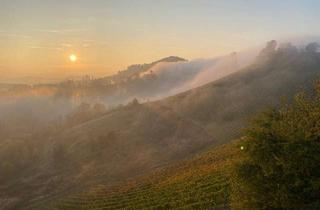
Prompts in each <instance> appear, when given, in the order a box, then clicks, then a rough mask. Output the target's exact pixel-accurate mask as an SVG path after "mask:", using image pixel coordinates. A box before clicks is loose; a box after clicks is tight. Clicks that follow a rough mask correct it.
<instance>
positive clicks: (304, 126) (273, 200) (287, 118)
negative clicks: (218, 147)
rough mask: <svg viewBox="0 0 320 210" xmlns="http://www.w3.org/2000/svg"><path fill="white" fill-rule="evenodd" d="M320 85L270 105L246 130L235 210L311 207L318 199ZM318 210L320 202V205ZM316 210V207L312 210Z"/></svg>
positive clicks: (319, 183) (237, 174) (237, 176)
mask: <svg viewBox="0 0 320 210" xmlns="http://www.w3.org/2000/svg"><path fill="white" fill-rule="evenodd" d="M319 84H320V83H319V82H318V83H317V85H316V88H315V89H316V91H315V92H316V93H315V94H313V95H312V96H309V95H307V94H306V93H304V92H301V93H299V94H297V95H296V96H295V98H294V101H293V103H292V104H289V103H284V104H283V105H282V106H281V107H280V108H279V109H270V110H268V111H266V112H264V113H263V114H261V115H260V116H258V117H257V118H256V119H255V120H254V122H253V123H252V124H251V126H250V127H249V129H248V130H247V135H246V140H245V143H244V145H243V148H244V150H243V151H244V152H243V157H242V158H243V161H242V162H241V163H240V164H239V165H238V166H237V167H236V171H235V172H236V173H235V179H234V182H233V183H234V192H233V207H234V209H257V210H258V209H259V210H263V209H313V208H314V206H318V205H316V203H318V204H319V200H320V168H319V162H320V121H319V119H320V85H319ZM318 208H319V206H318ZM314 209H316V208H314Z"/></svg>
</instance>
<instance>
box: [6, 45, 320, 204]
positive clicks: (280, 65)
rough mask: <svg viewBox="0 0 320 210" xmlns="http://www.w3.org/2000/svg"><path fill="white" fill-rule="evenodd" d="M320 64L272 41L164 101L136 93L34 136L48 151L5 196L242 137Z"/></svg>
mask: <svg viewBox="0 0 320 210" xmlns="http://www.w3.org/2000/svg"><path fill="white" fill-rule="evenodd" d="M319 71H320V56H319V53H317V52H310V51H308V50H302V49H301V50H298V49H296V48H295V47H293V46H286V47H280V48H275V47H274V48H271V49H270V46H269V45H268V46H267V47H266V48H265V49H264V50H263V51H262V53H261V54H260V56H259V57H258V58H257V61H256V62H255V63H254V64H252V65H251V66H249V67H247V68H245V69H243V70H241V71H239V72H237V73H233V74H231V75H229V76H226V77H224V78H222V79H220V80H218V81H215V82H212V83H209V84H207V85H205V86H202V87H200V88H196V89H193V90H191V91H187V92H184V93H181V94H179V95H176V96H173V97H169V98H166V99H164V100H160V101H156V102H151V103H143V104H140V103H139V102H138V101H136V100H134V101H133V102H132V103H130V104H129V105H127V106H124V107H119V108H117V109H114V110H111V111H108V112H106V113H105V114H103V115H100V116H98V117H96V118H95V119H93V120H90V121H88V122H85V123H82V124H79V125H76V126H74V127H72V128H65V129H61V130H55V131H54V132H51V133H48V134H47V135H46V134H43V135H41V136H37V137H34V138H32V141H34V142H36V143H35V145H38V144H39V143H38V142H42V143H40V145H41V146H39V147H40V149H39V150H40V151H41V152H40V154H38V153H36V155H35V157H36V158H35V161H34V162H33V165H31V166H30V167H28V168H27V169H28V170H24V171H23V173H15V176H14V179H12V177H10V178H9V181H6V182H4V184H2V185H1V189H2V192H6V193H3V194H2V195H0V196H1V197H3V198H5V199H6V198H7V197H9V198H10V199H13V200H14V199H16V200H18V201H17V202H16V209H19V208H20V209H21V207H23V206H25V205H30V204H35V203H38V202H40V203H41V201H42V200H45V201H47V200H51V199H53V198H55V197H60V196H63V195H65V194H70V193H74V192H79V191H83V190H84V189H86V188H88V187H90V186H95V185H99V184H103V185H104V186H109V187H111V186H115V185H118V184H119V183H121V182H123V181H125V180H128V179H132V178H135V177H139V176H141V175H144V174H147V173H149V172H151V171H153V170H154V169H157V168H161V167H163V166H166V165H168V164H174V163H177V162H179V161H181V160H185V159H187V158H191V157H192V156H194V155H196V154H198V153H200V152H203V151H205V150H208V149H210V148H212V147H215V146H217V145H220V144H223V143H228V142H230V141H231V140H233V139H236V138H238V137H240V136H241V130H242V129H243V128H244V127H245V126H246V123H247V120H248V119H249V118H250V117H252V116H253V115H254V114H256V113H257V112H259V111H261V110H263V109H265V108H266V106H268V105H270V106H276V105H277V104H278V102H279V99H280V98H281V97H288V98H289V99H290V98H291V97H292V96H293V94H294V93H296V92H297V90H299V89H300V88H307V89H308V88H310V87H311V86H312V84H313V82H314V81H315V79H317V77H318V74H319ZM30 189H32V190H30ZM13 206H14V205H13Z"/></svg>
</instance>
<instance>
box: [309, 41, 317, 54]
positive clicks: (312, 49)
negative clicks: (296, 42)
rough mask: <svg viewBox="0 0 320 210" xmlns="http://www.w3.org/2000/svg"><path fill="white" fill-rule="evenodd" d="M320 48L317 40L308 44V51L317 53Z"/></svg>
mask: <svg viewBox="0 0 320 210" xmlns="http://www.w3.org/2000/svg"><path fill="white" fill-rule="evenodd" d="M319 48H320V45H319V44H318V43H317V42H312V43H310V44H308V45H307V46H306V51H307V52H309V53H316V52H317V50H318V49H319Z"/></svg>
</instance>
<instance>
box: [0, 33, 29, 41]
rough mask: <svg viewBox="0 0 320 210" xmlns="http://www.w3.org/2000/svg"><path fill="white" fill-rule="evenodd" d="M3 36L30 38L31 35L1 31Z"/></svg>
mask: <svg viewBox="0 0 320 210" xmlns="http://www.w3.org/2000/svg"><path fill="white" fill-rule="evenodd" d="M0 36H1V37H7V38H23V39H29V38H31V36H28V35H24V34H10V33H3V32H0Z"/></svg>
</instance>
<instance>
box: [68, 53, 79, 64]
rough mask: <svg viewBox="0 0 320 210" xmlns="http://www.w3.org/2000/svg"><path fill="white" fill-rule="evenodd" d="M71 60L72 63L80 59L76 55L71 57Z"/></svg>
mask: <svg viewBox="0 0 320 210" xmlns="http://www.w3.org/2000/svg"><path fill="white" fill-rule="evenodd" d="M69 60H70V61H71V62H76V61H77V60H78V57H77V56H76V55H75V54H71V55H69Z"/></svg>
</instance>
